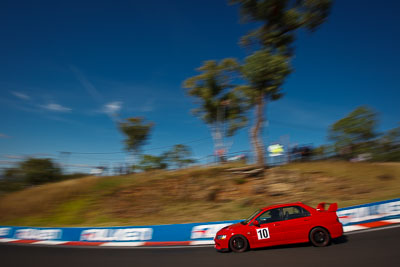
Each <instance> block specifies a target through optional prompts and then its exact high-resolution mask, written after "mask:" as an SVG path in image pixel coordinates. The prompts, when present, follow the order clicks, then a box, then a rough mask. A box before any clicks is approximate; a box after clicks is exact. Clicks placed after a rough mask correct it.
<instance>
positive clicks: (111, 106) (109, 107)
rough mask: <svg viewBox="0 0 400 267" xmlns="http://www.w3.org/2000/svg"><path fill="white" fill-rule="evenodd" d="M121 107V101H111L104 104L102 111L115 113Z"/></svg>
mask: <svg viewBox="0 0 400 267" xmlns="http://www.w3.org/2000/svg"><path fill="white" fill-rule="evenodd" d="M121 108H122V102H120V101H113V102H110V103H107V104H105V105H104V109H103V110H104V112H105V113H107V114H115V113H117V112H118V111H120V110H121Z"/></svg>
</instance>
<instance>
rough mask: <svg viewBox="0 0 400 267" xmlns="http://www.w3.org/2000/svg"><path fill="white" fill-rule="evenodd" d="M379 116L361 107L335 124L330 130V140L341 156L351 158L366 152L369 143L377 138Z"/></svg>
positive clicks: (369, 109) (367, 108) (365, 107)
mask: <svg viewBox="0 0 400 267" xmlns="http://www.w3.org/2000/svg"><path fill="white" fill-rule="evenodd" d="M376 125H377V115H376V113H375V111H373V110H372V109H371V108H369V107H367V106H361V107H358V108H356V109H355V110H354V111H352V112H350V113H349V114H348V115H347V116H346V117H344V118H342V119H340V120H338V121H337V122H335V123H334V124H333V125H332V126H331V127H330V129H329V139H330V140H332V141H333V142H334V143H335V150H336V151H337V152H339V154H341V155H343V156H345V157H346V158H350V157H353V156H355V154H358V153H362V152H366V151H365V149H366V148H367V147H368V146H369V144H368V141H370V140H371V139H373V138H374V137H376V136H377V134H376Z"/></svg>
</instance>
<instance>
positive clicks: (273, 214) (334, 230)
mask: <svg viewBox="0 0 400 267" xmlns="http://www.w3.org/2000/svg"><path fill="white" fill-rule="evenodd" d="M336 210H337V204H336V203H334V204H331V205H330V206H329V208H328V209H327V210H326V209H325V203H320V204H318V206H317V208H316V209H314V208H311V207H309V206H307V205H305V204H303V203H301V202H296V203H289V204H281V205H275V206H269V207H265V208H262V209H260V210H258V211H256V212H255V213H253V215H251V216H250V217H249V218H248V219H246V220H244V221H242V222H239V223H236V224H233V225H230V226H226V227H224V228H222V229H221V230H219V231H218V232H217V234H216V236H215V238H214V241H215V248H216V249H217V250H218V251H229V250H232V251H234V252H243V251H246V250H247V249H249V248H259V247H267V246H275V245H283V244H293V243H304V242H311V243H312V244H313V245H314V246H317V247H323V246H327V245H329V243H330V241H331V239H332V238H338V237H340V236H342V235H343V226H342V224H341V223H340V222H339V219H338V217H337V215H336Z"/></svg>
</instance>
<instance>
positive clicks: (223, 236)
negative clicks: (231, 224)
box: [217, 235, 226, 239]
mask: <svg viewBox="0 0 400 267" xmlns="http://www.w3.org/2000/svg"><path fill="white" fill-rule="evenodd" d="M225 238H226V235H217V239H225Z"/></svg>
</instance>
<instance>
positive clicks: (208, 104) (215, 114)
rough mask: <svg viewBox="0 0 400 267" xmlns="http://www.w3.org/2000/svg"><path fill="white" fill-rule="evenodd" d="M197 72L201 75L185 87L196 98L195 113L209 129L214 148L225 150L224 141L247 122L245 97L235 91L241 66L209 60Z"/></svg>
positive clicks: (231, 62) (230, 61)
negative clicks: (235, 80)
mask: <svg viewBox="0 0 400 267" xmlns="http://www.w3.org/2000/svg"><path fill="white" fill-rule="evenodd" d="M197 71H198V72H200V74H198V75H196V76H193V77H191V78H188V79H187V80H185V81H184V83H183V87H184V88H186V89H188V91H187V92H188V94H189V95H190V96H192V97H194V98H195V99H196V102H197V105H198V107H197V108H195V109H193V110H192V111H193V113H194V114H195V115H196V116H198V117H200V118H201V119H202V120H203V121H204V122H205V123H206V124H208V125H209V126H210V128H211V133H212V136H213V139H214V144H215V149H216V150H217V149H224V147H223V138H224V137H228V136H232V135H233V134H234V133H235V132H236V131H237V130H238V129H240V128H241V127H243V126H245V125H246V123H247V118H246V116H245V115H244V113H245V110H246V107H245V106H244V105H243V101H242V97H240V96H238V95H237V92H235V91H234V90H233V88H234V87H235V85H234V84H233V81H234V79H235V78H237V77H238V71H239V64H238V63H237V61H236V60H235V59H233V58H227V59H223V60H221V61H220V62H217V61H215V60H208V61H205V62H204V63H203V65H202V66H201V67H199V68H198V69H197ZM225 125H226V126H225Z"/></svg>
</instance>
